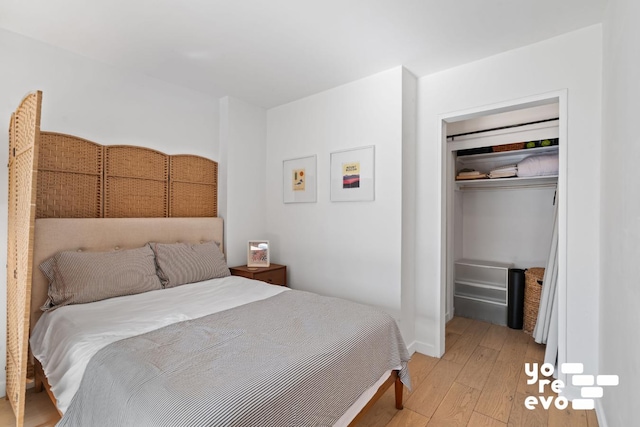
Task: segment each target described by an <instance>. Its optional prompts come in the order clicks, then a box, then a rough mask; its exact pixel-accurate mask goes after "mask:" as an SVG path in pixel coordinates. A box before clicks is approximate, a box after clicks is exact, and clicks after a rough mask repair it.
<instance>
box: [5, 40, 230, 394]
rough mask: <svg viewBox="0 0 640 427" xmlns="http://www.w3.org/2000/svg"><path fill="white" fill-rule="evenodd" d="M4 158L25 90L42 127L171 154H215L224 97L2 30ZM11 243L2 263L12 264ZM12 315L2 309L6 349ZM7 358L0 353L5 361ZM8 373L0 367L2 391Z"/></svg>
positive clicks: (99, 140)
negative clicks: (34, 94) (35, 99)
mask: <svg viewBox="0 0 640 427" xmlns="http://www.w3.org/2000/svg"><path fill="white" fill-rule="evenodd" d="M0 58H2V66H0V164H2V165H6V164H7V161H8V159H7V149H6V147H7V144H8V142H7V130H8V126H9V119H10V117H11V113H12V112H13V111H14V110H15V108H16V107H17V106H18V104H19V103H20V101H21V100H22V98H23V97H24V95H26V94H27V93H28V92H30V91H33V90H36V89H40V90H42V91H43V103H42V120H41V128H42V130H47V131H56V132H62V133H68V134H72V135H76V136H80V137H83V138H86V139H89V140H91V141H94V142H97V143H100V144H131V145H140V146H145V147H150V148H154V149H157V150H160V151H163V152H165V153H167V154H179V153H190V154H198V155H201V156H204V157H208V158H212V159H214V160H217V156H218V121H217V111H218V101H217V100H216V99H213V98H211V97H209V96H206V95H203V94H200V93H197V92H194V91H191V90H187V89H183V88H180V87H177V86H174V85H171V84H167V83H163V82H161V81H159V80H155V79H152V78H148V77H145V76H142V75H137V74H133V73H131V72H127V71H125V70H121V69H118V68H114V67H110V66H107V65H105V64H102V63H99V62H96V61H92V60H89V59H86V58H83V57H80V56H77V55H74V54H71V53H69V52H67V51H64V50H60V49H57V48H54V47H51V46H49V45H46V44H43V43H40V42H36V41H34V40H31V39H28V38H25V37H22V36H19V35H16V34H14V33H11V32H8V31H5V30H0ZM6 171H7V169H6V168H3V170H2V173H1V174H0V241H1V242H6V241H7V172H6ZM6 251H7V249H6V244H1V245H0V265H3V266H4V265H6V256H7V255H6ZM5 310H6V271H5V269H4V268H3V269H2V271H1V272H0V313H4V312H5ZM5 331H6V316H5V315H4V314H2V315H0V355H4V354H5V353H6V352H5V345H6V344H5V343H6V339H5V338H4V337H5ZM4 364H5V358H4V356H2V357H0V365H2V366H4ZM4 394H5V373H4V369H0V396H3V395H4Z"/></svg>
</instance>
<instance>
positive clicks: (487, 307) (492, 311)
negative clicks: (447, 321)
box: [453, 259, 513, 325]
mask: <svg viewBox="0 0 640 427" xmlns="http://www.w3.org/2000/svg"><path fill="white" fill-rule="evenodd" d="M512 267H513V264H508V263H503V262H493V261H479V260H470V259H460V260H457V261H456V262H455V263H454V293H453V296H454V299H455V310H456V315H460V316H463V317H471V318H474V319H479V320H484V321H488V322H491V323H497V324H501V325H505V324H506V320H507V304H508V301H509V287H508V280H509V269H510V268H512Z"/></svg>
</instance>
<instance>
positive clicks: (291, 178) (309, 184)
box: [282, 155, 317, 203]
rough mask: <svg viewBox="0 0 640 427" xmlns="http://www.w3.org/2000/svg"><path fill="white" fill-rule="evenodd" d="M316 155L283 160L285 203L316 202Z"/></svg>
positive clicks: (283, 197)
mask: <svg viewBox="0 0 640 427" xmlns="http://www.w3.org/2000/svg"><path fill="white" fill-rule="evenodd" d="M316 182H317V176H316V156H315V155H313V156H308V157H300V158H298V159H289V160H284V161H283V162H282V201H283V202H284V203H315V202H316Z"/></svg>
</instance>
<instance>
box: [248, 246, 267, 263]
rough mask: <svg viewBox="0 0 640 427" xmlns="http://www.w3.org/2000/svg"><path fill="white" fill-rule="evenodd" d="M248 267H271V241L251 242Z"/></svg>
mask: <svg viewBox="0 0 640 427" xmlns="http://www.w3.org/2000/svg"><path fill="white" fill-rule="evenodd" d="M247 267H269V241H268V240H249V244H248V245H247Z"/></svg>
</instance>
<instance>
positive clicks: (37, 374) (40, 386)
mask: <svg viewBox="0 0 640 427" xmlns="http://www.w3.org/2000/svg"><path fill="white" fill-rule="evenodd" d="M33 377H34V378H33V379H34V382H33V391H35V392H36V393H40V392H41V391H42V390H44V383H43V381H42V378H43V377H44V371H43V370H42V365H41V364H40V362H38V361H37V360H36V361H35V363H34V367H33Z"/></svg>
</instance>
